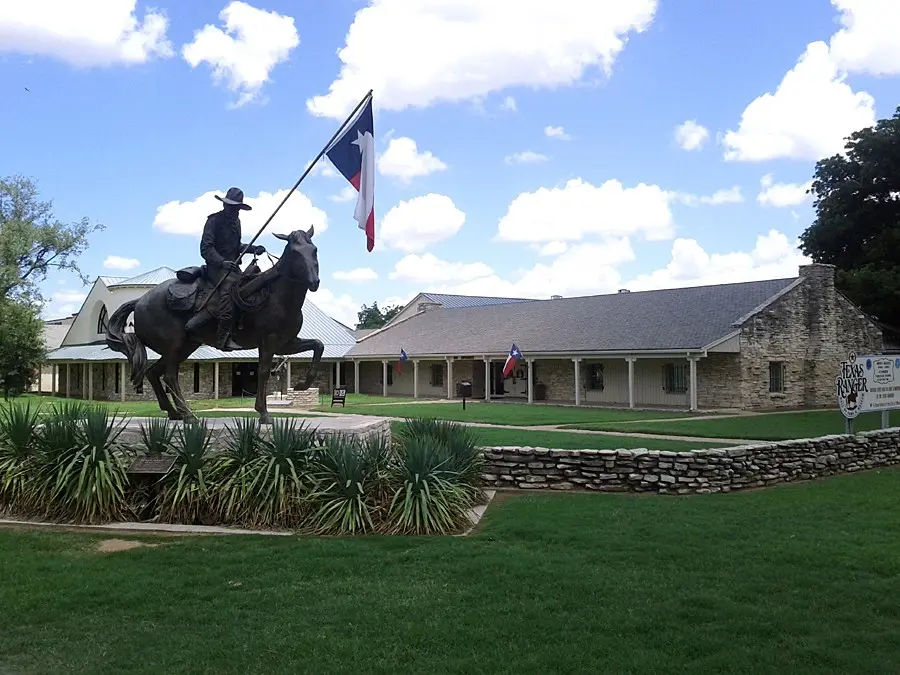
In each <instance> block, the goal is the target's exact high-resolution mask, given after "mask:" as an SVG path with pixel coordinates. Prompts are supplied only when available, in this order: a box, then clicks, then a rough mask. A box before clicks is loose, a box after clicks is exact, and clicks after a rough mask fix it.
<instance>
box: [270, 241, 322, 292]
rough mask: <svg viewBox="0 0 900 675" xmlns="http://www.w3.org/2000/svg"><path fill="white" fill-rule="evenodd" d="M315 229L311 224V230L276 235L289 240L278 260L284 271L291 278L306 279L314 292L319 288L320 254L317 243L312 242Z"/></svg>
mask: <svg viewBox="0 0 900 675" xmlns="http://www.w3.org/2000/svg"><path fill="white" fill-rule="evenodd" d="M314 231H315V228H314V227H313V226H312V225H310V226H309V230H294V231H293V232H291V233H290V234H276V235H275V236H276V237H277V238H278V239H281V240H282V241H286V242H287V244H285V247H284V253H282V254H281V260H279V261H278V265H279V266H280V268H281V271H282V273H283V274H284V275H285V276H287V277H289V278H291V279H297V280H299V281H305V282H306V284H307V286H308V287H309V290H310V291H312V292H313V293H315V292H316V291H317V290H319V254H318V249H317V248H316V245H315V244H313V243H312V236H313V233H314Z"/></svg>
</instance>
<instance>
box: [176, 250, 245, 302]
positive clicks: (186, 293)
mask: <svg viewBox="0 0 900 675" xmlns="http://www.w3.org/2000/svg"><path fill="white" fill-rule="evenodd" d="M259 275H260V270H259V265H257V264H256V261H254V262H253V263H252V264H251V265H249V266H248V267H247V269H245V270H244V272H243V274H242V275H241V278H240V279H239V280H238V282H237V283H238V284H239V285H240V286H245V285H246V284H247V283H248V282H250V281H252V280H253V279H255V278H256V277H258V276H259ZM175 277H176V279H177V281H176V282H175V283H173V284H171V285H170V286H169V288H168V290H167V292H166V304H168V306H169V309H171V310H172V311H173V312H193V311H195V309H196V307H197V306H198V304H199V303H200V302H202V301H203V298H204V297H205V296H206V295H207V294H209V293H210V292H211V291H212V288H213V286H214V284H213V283H212V282H211V281H210V279H209V275H208V274H207V269H206V265H200V266H192V267H185V268H183V269H180V270H178V271H177V272H176V273H175ZM216 294H217V295H218V292H217V293H216ZM212 300H213V299H210V304H212Z"/></svg>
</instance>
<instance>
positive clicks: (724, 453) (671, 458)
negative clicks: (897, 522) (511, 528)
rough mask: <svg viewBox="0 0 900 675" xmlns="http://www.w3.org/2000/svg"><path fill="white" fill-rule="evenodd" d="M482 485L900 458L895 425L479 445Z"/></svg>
mask: <svg viewBox="0 0 900 675" xmlns="http://www.w3.org/2000/svg"><path fill="white" fill-rule="evenodd" d="M484 454H485V459H486V460H487V461H486V463H485V468H484V476H483V479H484V482H485V485H486V486H491V487H497V488H520V489H541V488H543V489H547V488H550V489H555V490H572V489H588V490H599V491H601V492H657V493H659V494H679V495H683V494H705V493H710V492H730V491H732V490H741V489H745V488H757V487H764V486H767V485H775V484H777V483H786V482H790V481H795V480H808V479H811V478H819V477H822V476H832V475H835V474H841V473H852V472H854V471H860V470H863V469H872V468H876V467H880V466H891V465H895V464H900V429H897V428H895V429H886V430H879V431H869V432H865V433H860V434H856V435H841V436H823V437H821V438H810V439H803V440H796V441H783V442H779V443H771V444H768V445H749V446H737V447H733V448H718V449H711V450H695V451H693V452H663V451H651V450H551V449H548V448H530V447H491V448H485V449H484Z"/></svg>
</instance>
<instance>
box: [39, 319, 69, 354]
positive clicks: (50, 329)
mask: <svg viewBox="0 0 900 675" xmlns="http://www.w3.org/2000/svg"><path fill="white" fill-rule="evenodd" d="M70 325H71V324H68V323H63V324H60V323H49V322H48V323H45V324H44V347H45V348H46V349H48V350H50V349H56V348H57V347H59V346H60V345H61V344H62V341H63V340H64V339H65V337H66V333H68V332H69V327H70Z"/></svg>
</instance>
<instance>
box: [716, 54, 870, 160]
mask: <svg viewBox="0 0 900 675" xmlns="http://www.w3.org/2000/svg"><path fill="white" fill-rule="evenodd" d="M846 77H847V74H846V72H844V71H842V70H841V69H840V68H839V67H838V65H837V64H836V63H835V61H834V59H833V58H832V55H831V53H830V52H829V48H828V45H827V44H826V43H824V42H812V43H810V44H809V45H808V46H807V48H806V51H805V52H804V54H803V56H801V57H800V60H799V61H798V62H797V65H796V66H794V68H793V69H791V70H790V71H788V73H787V74H786V75H785V76H784V79H783V80H782V81H781V84H779V85H778V88H777V89H776V90H775V93H774V94H771V93H765V94H763V95H762V96H760V97H758V98H757V99H756V100H754V101H752V102H751V103H750V105H748V106H747V108H746V109H745V110H744V112H743V114H742V115H741V121H740V124H739V126H738V129H737V130H736V131H728V132H726V133H725V136H724V139H723V143H724V146H725V159H726V160H729V161H744V162H759V161H765V160H772V159H779V158H786V159H797V160H811V161H815V160H818V159H821V158H822V157H827V156H830V155H833V154H835V153H839V152H841V151H842V149H843V147H844V140H845V138H846V137H847V136H849V135H850V134H852V133H853V132H854V131H857V130H859V129H862V128H863V127H868V126H871V125H872V124H874V123H875V99H874V98H872V96H871V95H870V94H868V93H866V92H854V91H853V89H852V88H851V87H850V85H849V84H847V82H846V81H845V80H846Z"/></svg>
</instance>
